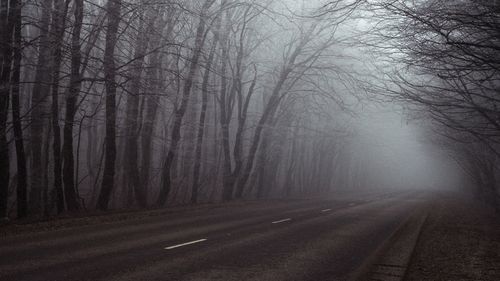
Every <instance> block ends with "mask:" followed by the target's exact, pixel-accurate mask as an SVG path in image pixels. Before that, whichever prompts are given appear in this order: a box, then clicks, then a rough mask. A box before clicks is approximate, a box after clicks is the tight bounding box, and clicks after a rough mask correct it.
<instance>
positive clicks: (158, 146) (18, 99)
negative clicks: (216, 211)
mask: <svg viewBox="0 0 500 281" xmlns="http://www.w3.org/2000/svg"><path fill="white" fill-rule="evenodd" d="M0 1H1V2H0V3H1V4H0V22H1V23H0V37H1V39H0V218H25V217H51V216H56V215H60V214H64V213H70V214H71V213H79V212H90V211H94V210H98V211H106V210H109V209H146V208H158V207H164V206H172V205H179V204H195V203H205V202H227V201H232V200H241V199H256V198H257V199H261V198H283V197H291V196H299V195H304V194H321V193H324V192H328V191H331V190H350V189H357V188H363V187H366V186H374V185H387V184H389V183H388V182H387V181H385V180H384V179H383V177H382V178H381V177H380V175H377V172H374V171H373V166H377V165H378V164H377V163H375V164H373V163H372V164H367V163H370V159H369V158H370V156H369V155H367V154H364V153H363V151H362V150H360V149H359V147H358V146H357V145H356V144H357V143H358V141H357V140H358V139H359V138H358V136H359V132H358V130H357V127H356V126H355V125H354V124H355V123H356V121H355V120H356V119H357V116H358V115H359V114H358V113H359V112H360V111H362V110H363V108H366V107H370V106H372V105H373V104H384V103H385V104H387V103H390V104H392V105H394V107H396V108H397V109H398V110H400V111H402V112H403V114H404V116H405V117H404V119H405V120H403V121H402V122H403V123H404V122H410V123H418V124H424V125H421V126H422V127H424V128H425V132H426V142H427V143H430V144H432V145H433V146H434V147H436V148H437V150H439V151H440V153H442V154H444V155H446V157H448V159H451V161H453V163H456V165H457V166H458V167H460V171H461V185H462V186H460V188H462V189H464V190H467V191H469V192H472V193H473V194H474V195H475V196H477V197H478V198H481V199H482V200H483V201H484V202H486V203H487V204H492V205H496V206H498V207H499V208H500V187H499V185H500V184H499V183H498V180H499V179H500V178H499V176H500V162H499V160H500V145H499V142H500V96H499V91H500V3H498V2H497V1H487V0H481V1H472V0H454V1H439V0H411V1H403V0H316V1H306V0H304V1H293V0H196V1H193V0H85V1H84V0H0ZM372 162H373V161H372Z"/></svg>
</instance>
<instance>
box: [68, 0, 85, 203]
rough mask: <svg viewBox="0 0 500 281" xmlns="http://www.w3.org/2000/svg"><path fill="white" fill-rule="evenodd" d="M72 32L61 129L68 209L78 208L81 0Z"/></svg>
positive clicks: (77, 3)
mask: <svg viewBox="0 0 500 281" xmlns="http://www.w3.org/2000/svg"><path fill="white" fill-rule="evenodd" d="M74 9H75V10H74V18H75V20H74V23H73V32H72V34H71V76H70V82H69V92H68V95H67V96H66V115H65V122H64V131H63V140H64V143H63V181H64V196H65V197H66V205H67V208H68V210H69V211H71V212H74V211H77V210H78V209H80V204H79V203H78V198H77V194H76V187H75V168H74V166H75V163H74V154H73V152H74V151H73V127H74V119H75V113H76V102H77V98H78V94H79V92H80V87H81V77H80V75H81V74H80V65H81V44H80V35H81V30H82V21H83V0H75V7H74Z"/></svg>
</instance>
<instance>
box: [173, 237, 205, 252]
mask: <svg viewBox="0 0 500 281" xmlns="http://www.w3.org/2000/svg"><path fill="white" fill-rule="evenodd" d="M203 241H207V239H199V240H194V241H190V242H186V243H182V244H177V245H173V246H168V247H165V250H172V249H175V248H179V247H182V246H187V245H192V244H196V243H200V242H203Z"/></svg>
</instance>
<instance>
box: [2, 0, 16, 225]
mask: <svg viewBox="0 0 500 281" xmlns="http://www.w3.org/2000/svg"><path fill="white" fill-rule="evenodd" d="M13 17H14V13H12V11H11V10H10V9H9V2H8V1H0V38H1V40H2V41H1V42H0V71H1V73H0V219H3V218H4V217H6V216H7V203H8V199H9V198H8V196H9V178H10V175H9V169H10V159H9V145H8V142H7V118H8V113H9V91H10V76H11V67H12V38H13V36H12V35H13V31H14V18H13Z"/></svg>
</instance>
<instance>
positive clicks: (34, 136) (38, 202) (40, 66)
mask: <svg viewBox="0 0 500 281" xmlns="http://www.w3.org/2000/svg"><path fill="white" fill-rule="evenodd" d="M41 5H42V16H41V19H40V24H39V28H40V36H39V43H38V44H39V48H38V62H37V66H36V73H35V83H34V85H33V91H32V95H31V105H32V107H33V109H32V110H31V138H30V140H31V167H30V171H31V176H30V179H31V189H30V194H29V201H30V209H31V210H32V212H33V214H37V213H40V212H41V210H42V194H43V192H44V189H45V183H44V178H45V177H46V175H47V172H48V170H47V167H46V165H45V163H44V161H43V159H44V157H43V155H44V143H45V137H44V135H47V136H48V132H47V131H48V128H49V127H48V126H47V124H46V123H47V122H46V114H47V111H48V109H47V98H48V96H49V94H50V81H51V80H50V73H51V63H52V62H51V59H50V57H51V51H50V48H51V44H50V36H49V26H50V11H51V7H52V0H44V1H43V2H42V3H41Z"/></svg>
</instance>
